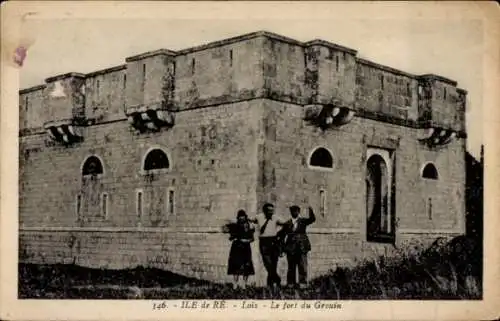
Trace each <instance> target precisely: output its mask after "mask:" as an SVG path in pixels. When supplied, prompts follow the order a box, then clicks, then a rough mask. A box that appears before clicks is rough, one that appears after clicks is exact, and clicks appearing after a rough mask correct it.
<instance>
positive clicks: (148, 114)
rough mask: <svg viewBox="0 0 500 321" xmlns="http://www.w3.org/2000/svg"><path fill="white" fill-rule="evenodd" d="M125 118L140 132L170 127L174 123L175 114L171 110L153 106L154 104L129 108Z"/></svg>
mask: <svg viewBox="0 0 500 321" xmlns="http://www.w3.org/2000/svg"><path fill="white" fill-rule="evenodd" d="M127 118H128V122H129V123H130V125H131V126H132V127H134V128H135V129H137V130H139V131H141V132H142V131H145V130H150V131H157V130H159V129H160V128H162V127H172V126H173V125H174V123H175V115H174V113H173V112H172V111H170V110H166V109H159V108H154V106H151V108H147V107H145V106H142V107H140V108H129V109H128V110H127Z"/></svg>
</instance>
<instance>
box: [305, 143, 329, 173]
mask: <svg viewBox="0 0 500 321" xmlns="http://www.w3.org/2000/svg"><path fill="white" fill-rule="evenodd" d="M309 165H311V166H317V167H326V168H332V167H333V158H332V155H331V154H330V152H329V151H327V150H326V149H325V148H322V147H320V148H318V149H316V150H315V151H314V153H313V154H312V155H311V160H310V161H309Z"/></svg>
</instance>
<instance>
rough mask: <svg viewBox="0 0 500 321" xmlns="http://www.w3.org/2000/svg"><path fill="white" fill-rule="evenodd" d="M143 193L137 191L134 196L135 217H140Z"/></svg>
mask: <svg viewBox="0 0 500 321" xmlns="http://www.w3.org/2000/svg"><path fill="white" fill-rule="evenodd" d="M143 195H144V193H143V191H142V190H137V191H136V195H135V212H136V214H137V217H142V208H143Z"/></svg>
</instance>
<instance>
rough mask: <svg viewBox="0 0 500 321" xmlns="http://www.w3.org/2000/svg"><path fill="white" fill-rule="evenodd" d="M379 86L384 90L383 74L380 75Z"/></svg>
mask: <svg viewBox="0 0 500 321" xmlns="http://www.w3.org/2000/svg"><path fill="white" fill-rule="evenodd" d="M380 87H382V90H384V75H381V76H380Z"/></svg>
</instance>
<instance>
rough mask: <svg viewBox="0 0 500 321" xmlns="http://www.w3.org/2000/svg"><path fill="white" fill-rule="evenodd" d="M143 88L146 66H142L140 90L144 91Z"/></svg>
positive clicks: (144, 85)
mask: <svg viewBox="0 0 500 321" xmlns="http://www.w3.org/2000/svg"><path fill="white" fill-rule="evenodd" d="M145 87H146V64H142V79H141V90H142V91H144V89H145Z"/></svg>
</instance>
